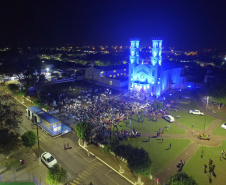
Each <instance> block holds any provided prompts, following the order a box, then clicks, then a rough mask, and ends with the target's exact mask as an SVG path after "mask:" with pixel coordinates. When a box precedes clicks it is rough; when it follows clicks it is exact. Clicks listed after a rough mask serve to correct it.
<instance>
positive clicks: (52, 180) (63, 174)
mask: <svg viewBox="0 0 226 185" xmlns="http://www.w3.org/2000/svg"><path fill="white" fill-rule="evenodd" d="M66 179H67V170H65V169H63V168H62V167H60V166H59V165H54V166H53V167H52V168H50V169H49V171H48V175H47V177H46V181H47V182H48V184H52V185H58V184H60V183H62V184H64V183H65V181H66Z"/></svg>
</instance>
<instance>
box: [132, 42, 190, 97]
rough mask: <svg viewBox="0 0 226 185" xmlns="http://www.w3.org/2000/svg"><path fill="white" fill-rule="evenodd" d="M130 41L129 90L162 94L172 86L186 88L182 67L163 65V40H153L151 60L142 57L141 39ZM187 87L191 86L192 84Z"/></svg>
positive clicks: (156, 94)
mask: <svg viewBox="0 0 226 185" xmlns="http://www.w3.org/2000/svg"><path fill="white" fill-rule="evenodd" d="M130 43H131V47H130V62H129V77H128V80H129V84H128V89H129V90H132V91H135V92H139V91H142V92H143V91H144V92H145V93H147V94H149V95H155V96H160V95H161V94H162V93H163V92H165V91H166V90H167V89H170V88H172V89H174V88H178V89H180V88H186V77H184V76H181V71H182V68H179V67H176V68H172V67H171V66H169V67H168V66H167V63H166V64H165V63H164V65H166V67H165V66H163V67H162V40H158V39H156V40H152V51H151V53H152V55H151V57H150V61H149V60H147V61H146V60H141V59H140V55H139V51H140V50H139V45H140V39H138V38H134V39H131V40H130ZM168 65H170V64H168ZM168 68H169V69H168ZM187 87H191V86H190V84H187ZM170 96H172V94H171V95H170Z"/></svg>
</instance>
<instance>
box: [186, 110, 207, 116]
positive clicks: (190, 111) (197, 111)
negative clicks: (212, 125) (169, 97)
mask: <svg viewBox="0 0 226 185" xmlns="http://www.w3.org/2000/svg"><path fill="white" fill-rule="evenodd" d="M188 113H189V114H197V115H202V116H204V113H203V112H200V110H189V111H188Z"/></svg>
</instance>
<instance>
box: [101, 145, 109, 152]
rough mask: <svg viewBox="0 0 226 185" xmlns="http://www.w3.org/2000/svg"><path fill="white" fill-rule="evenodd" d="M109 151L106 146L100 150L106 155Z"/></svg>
mask: <svg viewBox="0 0 226 185" xmlns="http://www.w3.org/2000/svg"><path fill="white" fill-rule="evenodd" d="M109 151H110V149H109V147H108V146H104V148H102V152H104V153H108V152H109Z"/></svg>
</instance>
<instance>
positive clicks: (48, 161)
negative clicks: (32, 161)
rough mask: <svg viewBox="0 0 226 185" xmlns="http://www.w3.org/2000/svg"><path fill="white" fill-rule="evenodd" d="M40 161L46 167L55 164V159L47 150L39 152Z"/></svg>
mask: <svg viewBox="0 0 226 185" xmlns="http://www.w3.org/2000/svg"><path fill="white" fill-rule="evenodd" d="M41 161H42V162H43V163H44V164H45V165H46V166H47V167H48V168H52V167H53V166H54V165H55V164H57V160H56V159H55V158H54V157H53V156H52V155H51V154H50V153H49V152H44V153H43V154H41Z"/></svg>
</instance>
